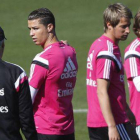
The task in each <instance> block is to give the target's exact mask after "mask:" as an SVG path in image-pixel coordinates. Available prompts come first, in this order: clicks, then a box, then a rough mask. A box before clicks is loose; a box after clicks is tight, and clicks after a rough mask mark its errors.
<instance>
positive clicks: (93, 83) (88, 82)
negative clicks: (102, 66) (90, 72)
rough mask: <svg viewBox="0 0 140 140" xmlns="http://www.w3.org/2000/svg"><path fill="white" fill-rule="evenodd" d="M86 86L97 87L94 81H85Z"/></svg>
mask: <svg viewBox="0 0 140 140" xmlns="http://www.w3.org/2000/svg"><path fill="white" fill-rule="evenodd" d="M87 85H88V86H93V87H97V84H96V81H94V80H92V79H87Z"/></svg>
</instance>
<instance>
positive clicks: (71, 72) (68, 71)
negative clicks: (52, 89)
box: [61, 57, 77, 79]
mask: <svg viewBox="0 0 140 140" xmlns="http://www.w3.org/2000/svg"><path fill="white" fill-rule="evenodd" d="M76 75H77V70H76V67H75V65H74V63H73V62H72V60H71V58H70V57H69V58H68V60H67V63H66V66H65V68H64V71H63V73H62V74H61V79H67V78H73V77H76Z"/></svg>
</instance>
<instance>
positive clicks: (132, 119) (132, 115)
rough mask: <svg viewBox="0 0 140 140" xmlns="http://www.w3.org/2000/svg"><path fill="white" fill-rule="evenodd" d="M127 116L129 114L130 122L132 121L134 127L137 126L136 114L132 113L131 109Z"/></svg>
mask: <svg viewBox="0 0 140 140" xmlns="http://www.w3.org/2000/svg"><path fill="white" fill-rule="evenodd" d="M127 116H128V118H129V121H130V123H131V124H132V125H133V126H134V127H136V119H135V116H134V114H133V113H132V111H131V110H130V111H128V112H127Z"/></svg>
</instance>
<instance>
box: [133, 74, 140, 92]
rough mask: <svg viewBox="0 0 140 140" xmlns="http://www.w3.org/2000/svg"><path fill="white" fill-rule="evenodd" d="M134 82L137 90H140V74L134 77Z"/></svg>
mask: <svg viewBox="0 0 140 140" xmlns="http://www.w3.org/2000/svg"><path fill="white" fill-rule="evenodd" d="M133 83H134V85H135V87H136V89H137V91H138V92H140V76H137V77H134V78H133Z"/></svg>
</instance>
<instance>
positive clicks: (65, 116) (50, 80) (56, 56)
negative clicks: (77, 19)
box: [34, 42, 78, 134]
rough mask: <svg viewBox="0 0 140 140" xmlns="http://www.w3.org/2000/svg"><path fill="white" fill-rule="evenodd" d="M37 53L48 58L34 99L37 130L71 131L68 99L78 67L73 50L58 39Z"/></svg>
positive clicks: (50, 131) (71, 114) (72, 126)
mask: <svg viewBox="0 0 140 140" xmlns="http://www.w3.org/2000/svg"><path fill="white" fill-rule="evenodd" d="M39 55H40V57H42V58H44V59H46V60H47V61H48V70H47V74H46V77H45V81H44V82H43V84H42V85H41V87H40V89H39V91H38V94H37V96H36V98H35V103H34V113H35V121H36V127H37V131H38V132H40V133H44V134H69V133H73V132H74V120H73V109H72V103H71V101H72V97H73V91H74V87H75V83H76V75H77V70H78V65H77V60H76V53H75V50H74V49H73V48H72V47H71V46H67V45H64V44H63V43H62V42H59V43H54V44H52V45H50V46H48V47H47V48H46V49H45V50H44V51H43V52H42V53H41V54H39ZM40 123H43V124H44V126H41V125H40ZM45 125H46V126H45Z"/></svg>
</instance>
